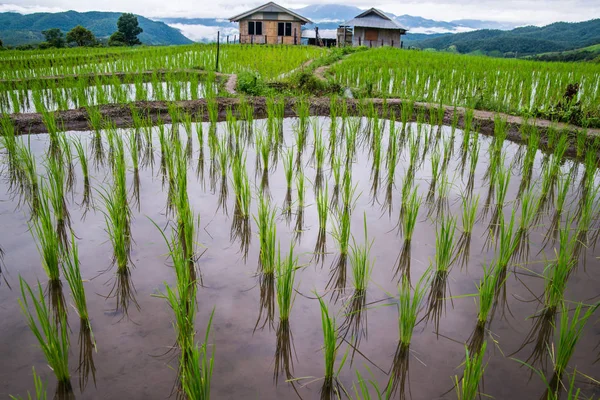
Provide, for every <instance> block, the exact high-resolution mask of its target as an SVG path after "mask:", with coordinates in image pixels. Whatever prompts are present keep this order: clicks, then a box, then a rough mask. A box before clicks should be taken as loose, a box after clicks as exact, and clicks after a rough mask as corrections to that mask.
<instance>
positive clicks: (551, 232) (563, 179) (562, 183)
mask: <svg viewBox="0 0 600 400" xmlns="http://www.w3.org/2000/svg"><path fill="white" fill-rule="evenodd" d="M556 182H557V185H556V196H555V198H554V214H553V215H552V221H551V222H550V226H549V228H548V233H547V234H546V238H545V240H544V242H545V243H549V242H550V241H552V242H555V241H556V239H557V238H558V232H559V230H560V221H561V219H562V215H563V211H564V208H565V202H566V199H567V194H568V193H569V183H570V180H569V175H568V174H561V175H560V176H559V178H558V179H557V181H556Z"/></svg>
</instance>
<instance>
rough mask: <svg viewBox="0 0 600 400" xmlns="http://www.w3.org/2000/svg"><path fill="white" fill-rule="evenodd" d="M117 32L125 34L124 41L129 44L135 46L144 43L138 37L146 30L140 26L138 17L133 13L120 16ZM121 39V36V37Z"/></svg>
mask: <svg viewBox="0 0 600 400" xmlns="http://www.w3.org/2000/svg"><path fill="white" fill-rule="evenodd" d="M117 32H120V33H121V34H123V37H122V38H123V39H124V40H123V41H124V43H125V44H126V45H127V46H135V45H137V44H142V42H141V41H140V39H139V38H138V35H139V34H140V33H142V32H144V30H143V29H142V28H140V25H139V23H138V19H137V17H136V16H135V15H133V14H130V13H124V14H122V15H121V16H120V17H119V20H118V21H117ZM115 33H116V32H115ZM113 36H114V34H113ZM111 38H112V36H111ZM119 39H121V38H120V37H119Z"/></svg>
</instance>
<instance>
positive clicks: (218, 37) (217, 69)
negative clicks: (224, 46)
mask: <svg viewBox="0 0 600 400" xmlns="http://www.w3.org/2000/svg"><path fill="white" fill-rule="evenodd" d="M220 38H221V31H217V65H216V66H215V71H217V72H219V50H220V48H219V42H220V41H221V40H220Z"/></svg>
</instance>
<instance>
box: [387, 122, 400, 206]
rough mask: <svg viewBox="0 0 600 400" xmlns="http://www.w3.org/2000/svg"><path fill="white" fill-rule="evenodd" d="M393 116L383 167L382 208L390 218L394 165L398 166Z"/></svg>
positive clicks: (396, 133)
mask: <svg viewBox="0 0 600 400" xmlns="http://www.w3.org/2000/svg"><path fill="white" fill-rule="evenodd" d="M394 118H395V117H394V116H392V119H391V120H390V129H389V131H390V136H389V140H388V149H387V156H386V160H385V166H386V168H387V178H386V181H387V185H386V191H385V201H384V204H383V208H384V209H385V208H387V209H388V215H389V216H390V217H391V215H392V194H393V191H394V181H395V176H396V164H398V154H399V148H398V131H397V130H396V125H395V121H394Z"/></svg>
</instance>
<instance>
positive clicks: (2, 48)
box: [0, 39, 4, 50]
mask: <svg viewBox="0 0 600 400" xmlns="http://www.w3.org/2000/svg"><path fill="white" fill-rule="evenodd" d="M0 50H4V43H2V39H0Z"/></svg>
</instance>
